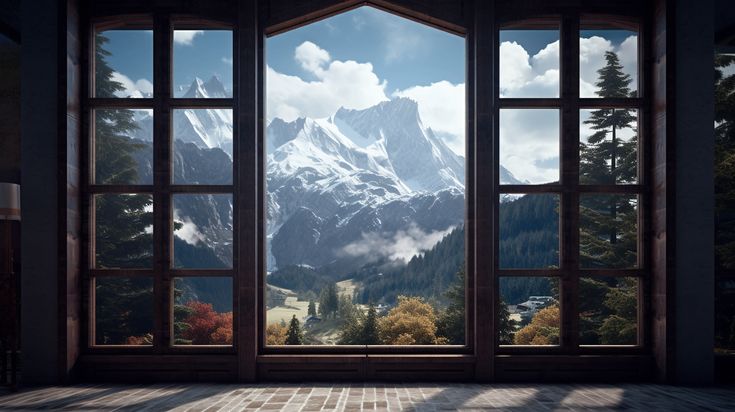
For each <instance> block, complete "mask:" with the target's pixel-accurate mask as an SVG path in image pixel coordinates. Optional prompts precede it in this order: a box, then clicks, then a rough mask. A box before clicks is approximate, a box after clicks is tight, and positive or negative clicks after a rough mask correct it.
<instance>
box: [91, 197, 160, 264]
mask: <svg viewBox="0 0 735 412" xmlns="http://www.w3.org/2000/svg"><path fill="white" fill-rule="evenodd" d="M94 223H95V225H94V234H95V248H94V251H95V267H97V268H150V267H152V262H153V197H152V196H151V195H146V194H102V195H95V196H94Z"/></svg>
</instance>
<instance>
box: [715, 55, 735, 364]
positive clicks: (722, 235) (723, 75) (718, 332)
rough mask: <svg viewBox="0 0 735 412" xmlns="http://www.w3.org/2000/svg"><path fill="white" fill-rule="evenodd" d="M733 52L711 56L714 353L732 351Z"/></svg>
mask: <svg viewBox="0 0 735 412" xmlns="http://www.w3.org/2000/svg"><path fill="white" fill-rule="evenodd" d="M734 93H735V55H733V54H724V53H723V54H718V55H716V56H715V218H716V220H715V274H716V278H715V353H717V354H720V355H733V354H735V94H734Z"/></svg>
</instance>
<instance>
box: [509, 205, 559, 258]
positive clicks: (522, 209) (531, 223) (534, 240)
mask: <svg viewBox="0 0 735 412" xmlns="http://www.w3.org/2000/svg"><path fill="white" fill-rule="evenodd" d="M499 214H500V216H499V218H498V219H499V221H498V226H499V228H500V249H499V259H500V268H501V269H507V268H518V269H543V268H551V267H559V196H558V195H552V194H531V195H520V197H517V196H515V197H508V198H504V201H502V202H500V211H499Z"/></svg>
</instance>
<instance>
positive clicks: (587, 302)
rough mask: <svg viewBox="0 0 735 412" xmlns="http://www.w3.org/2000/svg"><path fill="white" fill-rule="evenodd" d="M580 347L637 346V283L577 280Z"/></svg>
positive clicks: (621, 279) (630, 280) (624, 279)
mask: <svg viewBox="0 0 735 412" xmlns="http://www.w3.org/2000/svg"><path fill="white" fill-rule="evenodd" d="M579 343H580V344H581V345H635V344H637V343H638V279H637V278H632V277H601V278H589V277H583V278H580V280H579Z"/></svg>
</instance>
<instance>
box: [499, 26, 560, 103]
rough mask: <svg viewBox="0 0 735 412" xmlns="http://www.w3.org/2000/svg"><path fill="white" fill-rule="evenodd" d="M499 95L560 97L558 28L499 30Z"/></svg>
mask: <svg viewBox="0 0 735 412" xmlns="http://www.w3.org/2000/svg"><path fill="white" fill-rule="evenodd" d="M500 97H559V30H501V31H500Z"/></svg>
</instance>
